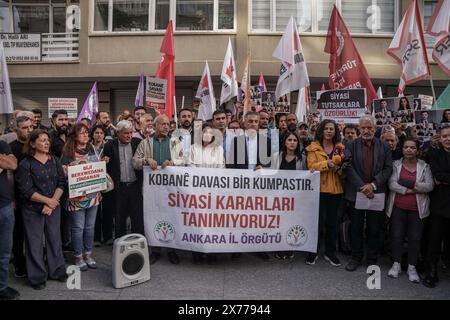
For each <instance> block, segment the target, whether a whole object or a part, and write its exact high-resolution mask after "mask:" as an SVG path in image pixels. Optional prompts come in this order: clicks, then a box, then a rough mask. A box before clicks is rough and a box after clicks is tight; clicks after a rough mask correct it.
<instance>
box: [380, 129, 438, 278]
mask: <svg viewBox="0 0 450 320" xmlns="http://www.w3.org/2000/svg"><path fill="white" fill-rule="evenodd" d="M402 149H403V150H402V151H403V158H402V159H400V160H396V161H394V164H393V168H394V171H393V173H392V176H391V178H390V180H389V189H390V190H391V193H390V197H389V202H388V204H389V205H388V207H387V210H386V215H387V216H388V217H389V218H390V221H391V228H390V232H391V241H392V257H393V260H394V264H393V265H392V267H391V269H390V270H389V272H388V276H389V277H391V278H398V276H399V274H400V273H401V266H400V263H401V260H402V255H403V242H404V239H405V235H407V237H408V277H409V281H411V282H414V283H419V282H420V278H419V276H418V274H417V271H416V265H417V260H418V256H419V251H420V241H421V238H422V230H423V219H425V218H426V217H428V215H429V214H430V208H429V206H430V199H429V198H428V192H431V191H432V190H433V187H434V182H433V176H432V174H431V169H430V166H429V165H428V164H427V163H426V162H425V161H423V160H420V159H417V156H418V154H419V141H418V140H416V139H414V138H406V139H405V141H404V142H403V148H402Z"/></svg>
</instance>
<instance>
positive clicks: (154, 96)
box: [145, 77, 167, 111]
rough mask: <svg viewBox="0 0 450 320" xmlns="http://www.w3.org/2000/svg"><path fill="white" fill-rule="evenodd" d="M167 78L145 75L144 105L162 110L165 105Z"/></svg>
mask: <svg viewBox="0 0 450 320" xmlns="http://www.w3.org/2000/svg"><path fill="white" fill-rule="evenodd" d="M166 94H167V80H166V79H156V78H151V77H147V78H146V81H145V106H146V107H149V108H155V109H159V110H160V111H161V110H164V109H165V105H166Z"/></svg>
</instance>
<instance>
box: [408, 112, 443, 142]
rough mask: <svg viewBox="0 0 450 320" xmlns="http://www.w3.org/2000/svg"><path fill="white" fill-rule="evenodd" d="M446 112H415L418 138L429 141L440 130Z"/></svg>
mask: <svg viewBox="0 0 450 320" xmlns="http://www.w3.org/2000/svg"><path fill="white" fill-rule="evenodd" d="M443 115H444V110H419V111H415V118H416V132H417V136H418V137H419V138H420V139H422V138H423V141H427V140H429V139H430V138H431V137H432V136H434V135H435V134H436V133H437V131H438V130H439V125H440V124H441V122H442V120H443V118H442V117H443Z"/></svg>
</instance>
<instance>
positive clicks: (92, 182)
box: [67, 161, 106, 199]
mask: <svg viewBox="0 0 450 320" xmlns="http://www.w3.org/2000/svg"><path fill="white" fill-rule="evenodd" d="M67 176H68V182H69V198H71V199H72V198H76V197H80V196H85V195H87V194H90V193H94V192H99V191H103V190H106V162H105V161H99V162H90V163H83V164H77V165H74V166H68V167H67Z"/></svg>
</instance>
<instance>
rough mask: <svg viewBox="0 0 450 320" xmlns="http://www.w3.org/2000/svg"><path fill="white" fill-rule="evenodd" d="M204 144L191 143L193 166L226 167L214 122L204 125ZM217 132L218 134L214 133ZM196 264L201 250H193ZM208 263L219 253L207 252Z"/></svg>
mask: <svg viewBox="0 0 450 320" xmlns="http://www.w3.org/2000/svg"><path fill="white" fill-rule="evenodd" d="M202 131H203V135H202V144H201V145H200V144H198V143H194V144H192V145H191V152H190V154H191V155H190V157H191V158H190V164H189V166H191V167H201V168H225V158H224V155H223V147H222V146H221V143H220V142H219V141H217V139H216V138H217V137H220V136H221V134H220V131H218V130H215V129H213V126H212V124H210V123H204V124H203V126H202ZM215 132H217V134H214V133H215ZM192 258H193V260H194V264H201V263H202V260H203V254H202V253H201V252H192ZM206 259H207V263H208V264H215V263H216V262H217V255H216V254H214V253H208V254H206Z"/></svg>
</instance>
